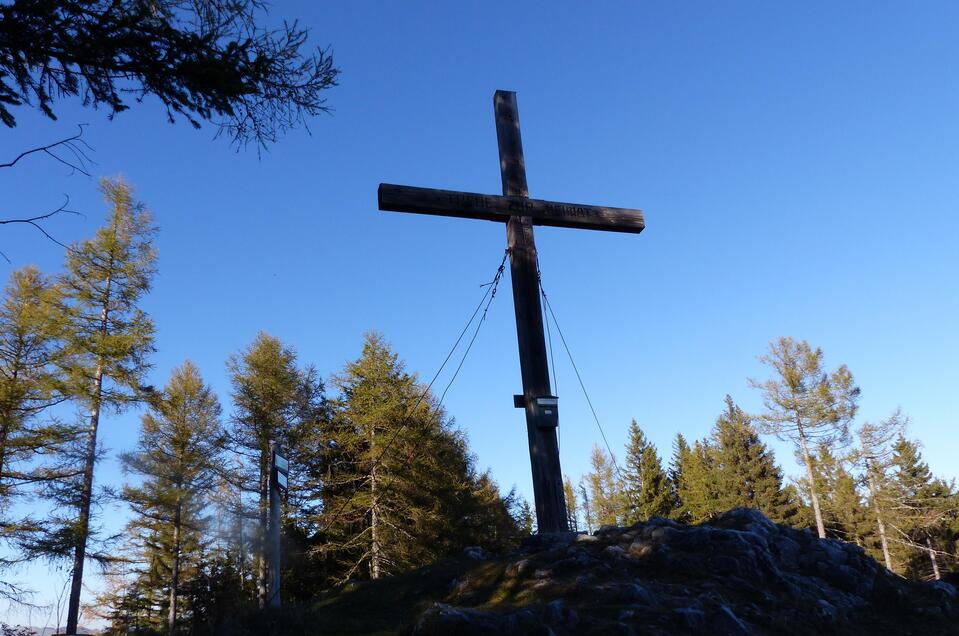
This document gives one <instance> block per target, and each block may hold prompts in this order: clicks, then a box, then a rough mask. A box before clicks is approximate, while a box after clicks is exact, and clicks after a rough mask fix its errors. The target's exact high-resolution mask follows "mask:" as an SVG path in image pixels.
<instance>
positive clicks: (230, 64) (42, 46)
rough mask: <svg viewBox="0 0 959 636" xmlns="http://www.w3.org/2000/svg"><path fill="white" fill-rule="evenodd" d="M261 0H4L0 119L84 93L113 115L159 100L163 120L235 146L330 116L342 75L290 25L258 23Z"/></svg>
mask: <svg viewBox="0 0 959 636" xmlns="http://www.w3.org/2000/svg"><path fill="white" fill-rule="evenodd" d="M265 14H266V9H265V4H264V3H262V2H259V1H258V0H189V1H187V0H151V1H150V2H140V1H139V0H77V1H70V2H68V1H67V0H45V1H44V2H37V1H36V0H14V1H12V2H5V3H3V4H2V5H0V122H2V123H3V124H5V125H6V126H9V127H13V126H15V125H16V119H15V117H14V114H13V111H12V108H13V107H16V106H22V105H24V104H27V105H30V106H34V107H36V108H38V109H39V110H40V112H42V113H43V114H45V115H46V116H48V117H50V118H55V115H54V110H53V108H54V103H55V102H56V100H58V99H60V98H62V97H72V96H79V97H80V98H82V102H83V105H84V106H94V107H96V106H101V105H102V106H106V107H107V108H108V109H109V110H110V114H111V116H113V115H115V114H117V113H120V112H122V111H124V110H126V109H128V108H129V104H128V100H129V98H130V97H131V96H132V98H133V99H135V100H136V101H138V102H139V101H142V99H143V98H144V97H145V96H147V95H153V96H155V97H156V98H157V99H158V100H159V101H160V102H161V103H162V104H163V106H164V107H165V108H166V113H167V118H168V119H169V120H170V121H171V122H172V121H173V120H174V118H175V116H177V115H179V116H183V117H185V118H186V119H187V120H188V121H189V122H190V123H191V124H193V125H194V126H195V127H199V125H200V122H201V121H204V120H205V121H212V122H214V123H215V124H216V125H217V126H219V128H220V130H221V131H224V132H226V133H227V134H228V135H229V136H230V137H232V138H233V140H234V141H236V142H237V143H239V144H245V143H248V142H250V141H253V142H255V143H256V144H258V145H261V146H262V145H265V144H266V143H269V142H272V141H275V140H276V138H277V136H278V135H279V134H281V133H282V132H284V131H285V130H287V129H289V128H291V127H294V126H297V125H300V124H303V123H304V121H305V118H306V117H307V116H310V115H315V114H317V113H319V112H325V111H326V110H327V107H326V105H325V98H324V91H325V90H327V89H328V88H330V87H332V86H335V85H336V77H337V74H338V73H339V71H338V70H337V69H336V68H334V67H333V60H332V58H331V56H330V55H329V53H328V52H327V51H325V50H323V49H316V50H315V51H313V52H312V53H310V52H309V51H305V50H304V49H305V44H306V40H307V35H308V32H307V30H306V29H303V28H301V27H300V26H299V25H297V24H296V22H295V21H291V22H287V23H284V26H283V27H282V28H280V29H276V30H274V29H269V28H264V27H263V26H261V25H260V24H258V22H260V21H261V19H263V18H265V17H266V15H265Z"/></svg>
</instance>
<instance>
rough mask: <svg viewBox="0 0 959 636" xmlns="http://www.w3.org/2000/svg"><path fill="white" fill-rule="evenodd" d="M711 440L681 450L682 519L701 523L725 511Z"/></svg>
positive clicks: (678, 485)
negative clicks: (721, 501)
mask: <svg viewBox="0 0 959 636" xmlns="http://www.w3.org/2000/svg"><path fill="white" fill-rule="evenodd" d="M710 451H711V449H710V446H709V442H708V441H707V440H697V441H696V442H695V443H694V444H693V446H692V447H691V448H690V447H688V446H687V447H685V448H680V449H679V452H680V454H679V456H678V458H677V459H678V464H677V471H676V472H677V474H678V478H679V482H678V483H677V487H676V493H677V497H678V499H679V502H680V503H679V510H680V511H681V513H682V514H681V520H683V521H687V522H689V523H700V522H702V521H706V520H708V519H710V518H712V517H713V515H715V514H716V513H719V512H722V511H723V510H724V508H722V505H721V503H720V492H719V478H718V474H717V470H716V467H715V464H714V460H713V456H712V453H711V452H710Z"/></svg>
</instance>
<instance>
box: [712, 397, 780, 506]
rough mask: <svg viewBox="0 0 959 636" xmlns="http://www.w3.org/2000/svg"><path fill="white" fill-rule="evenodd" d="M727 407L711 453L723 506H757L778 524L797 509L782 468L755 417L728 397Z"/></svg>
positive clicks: (715, 429) (718, 419) (719, 422)
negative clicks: (752, 417) (786, 484)
mask: <svg viewBox="0 0 959 636" xmlns="http://www.w3.org/2000/svg"><path fill="white" fill-rule="evenodd" d="M725 402H726V410H725V411H723V413H722V414H721V415H720V416H719V417H718V418H717V419H716V424H715V425H714V427H713V431H712V444H711V449H710V452H711V455H712V458H713V464H714V468H715V470H716V471H717V481H718V484H717V486H718V487H717V495H718V497H719V498H720V499H719V508H720V509H721V510H728V509H730V508H737V507H747V508H757V509H759V510H761V511H762V512H763V514H765V515H766V516H767V517H769V518H770V519H771V520H772V521H775V522H776V523H786V522H787V521H788V520H790V519H791V518H792V517H793V516H794V515H795V514H796V512H797V510H796V505H795V504H796V502H795V501H794V500H792V499H791V498H790V496H789V493H787V492H785V491H784V490H783V475H782V471H781V470H780V469H779V467H778V466H777V465H776V461H775V458H774V456H773V453H772V451H771V450H770V449H769V448H768V447H767V446H766V445H765V444H764V443H763V442H762V440H760V438H759V434H758V432H757V431H756V429H755V427H754V426H753V424H752V420H751V418H750V417H749V416H748V415H747V414H746V413H745V411H743V410H742V409H741V408H740V407H739V406H737V405H736V403H735V402H733V399H732V397H730V396H729V395H727V396H726V400H725Z"/></svg>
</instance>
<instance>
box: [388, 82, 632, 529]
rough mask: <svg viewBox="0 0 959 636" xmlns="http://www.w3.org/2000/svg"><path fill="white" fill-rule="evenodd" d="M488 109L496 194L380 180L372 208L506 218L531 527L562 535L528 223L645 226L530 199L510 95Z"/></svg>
mask: <svg viewBox="0 0 959 636" xmlns="http://www.w3.org/2000/svg"><path fill="white" fill-rule="evenodd" d="M493 111H494V113H495V115H496V140H497V142H498V144H499V165H500V173H501V176H502V179H503V196H495V195H488V194H474V193H472V192H452V191H450V190H434V189H431V188H413V187H409V186H399V185H391V184H388V183H381V184H380V187H379V193H378V195H379V208H380V210H386V211H392V212H418V213H420V214H435V215H442V216H455V217H460V218H467V219H485V220H487V221H503V222H505V223H506V240H507V245H508V246H509V260H510V276H511V278H512V281H513V306H514V309H515V312H516V336H517V340H518V342H519V363H520V371H521V373H522V378H523V395H522V396H515V398H514V404H515V405H516V406H517V407H518V408H525V409H526V431H527V434H528V437H529V458H530V464H531V466H532V471H533V496H534V499H535V500H536V522H537V525H538V528H539V532H563V531H567V530H569V527H568V523H567V516H566V499H565V497H564V496H563V473H562V470H561V469H560V465H559V447H558V446H557V443H556V426H557V425H558V418H557V417H556V413H557V411H556V398H555V397H554V396H552V395H551V392H550V383H549V369H548V366H547V358H546V338H545V336H544V334H543V310H542V306H541V305H540V296H539V292H540V289H539V273H538V267H537V257H536V244H535V243H534V242H533V226H534V225H552V226H556V227H572V228H583V229H587V230H606V231H609V232H631V233H634V234H638V233H639V232H642V231H643V228H644V227H645V223H644V221H643V213H642V211H641V210H628V209H623V208H603V207H597V206H592V205H580V204H576V203H556V202H553V201H542V200H539V199H530V198H529V191H528V190H527V187H526V164H525V162H524V160H523V140H522V138H521V137H520V131H519V111H518V109H517V107H516V93H513V92H510V91H496V93H495V94H494V95H493Z"/></svg>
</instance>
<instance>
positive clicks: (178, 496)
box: [115, 361, 225, 634]
mask: <svg viewBox="0 0 959 636" xmlns="http://www.w3.org/2000/svg"><path fill="white" fill-rule="evenodd" d="M220 411H221V409H220V403H219V401H218V400H217V398H216V395H215V394H214V393H213V390H212V389H211V388H210V387H209V386H208V385H206V384H204V382H203V378H202V377H201V376H200V371H199V370H198V369H197V368H196V366H195V365H194V364H193V363H192V362H189V361H187V362H185V363H183V365H182V366H181V367H179V368H176V369H174V370H173V373H172V375H171V377H170V381H169V383H168V384H167V386H166V389H165V390H164V392H163V394H162V395H161V396H158V397H157V398H156V399H154V400H153V401H152V404H151V408H150V411H149V412H148V413H146V414H144V415H143V418H142V423H141V429H140V438H139V441H138V442H137V449H136V450H135V451H134V452H132V453H124V454H123V455H121V456H120V458H121V461H122V462H123V466H124V469H125V470H126V471H128V472H130V473H132V474H134V475H138V476H140V477H142V478H143V481H142V482H141V483H140V484H139V485H135V486H134V485H127V486H126V487H124V489H123V495H122V497H123V500H124V501H126V502H127V503H128V504H129V505H130V508H131V510H132V512H133V515H134V517H133V519H132V520H131V521H130V523H129V524H127V533H128V535H130V536H131V538H132V540H133V542H134V543H135V545H136V546H137V550H138V552H139V559H138V563H137V566H138V567H137V569H136V571H135V572H136V576H137V579H138V580H137V581H136V584H135V585H134V588H133V589H143V590H152V591H154V592H157V591H159V592H165V594H162V595H160V598H153V599H151V600H152V601H153V602H152V603H151V604H150V605H149V606H148V607H141V608H137V607H135V606H133V607H131V606H132V605H134V604H133V603H132V602H130V601H132V600H133V599H132V598H130V597H129V591H128V592H127V594H125V595H124V597H125V598H124V600H126V601H128V602H127V603H125V604H120V607H119V608H118V610H119V611H120V612H121V614H120V615H118V616H116V617H115V618H116V619H121V618H122V616H123V615H126V616H127V619H128V620H129V614H130V612H131V610H133V611H134V612H135V611H137V610H152V611H150V612H147V613H149V614H151V615H153V616H155V617H156V619H157V622H158V623H159V624H165V626H166V629H167V632H168V633H169V634H173V633H175V631H176V628H177V624H178V618H179V616H180V615H181V614H183V613H184V612H191V611H192V603H191V602H189V601H190V600H191V599H187V601H188V602H187V603H185V607H184V606H181V604H180V602H179V601H180V596H181V594H182V593H183V591H184V589H186V590H190V589H191V587H193V586H194V585H193V584H195V583H196V582H197V580H198V579H199V578H200V576H201V572H202V569H203V558H204V556H205V547H206V545H207V544H208V543H209V539H208V529H209V521H210V519H209V514H207V512H206V510H207V508H208V503H209V498H210V494H211V492H212V490H213V489H214V488H215V487H216V485H217V471H218V467H219V465H220V463H221V461H222V455H223V447H224V443H225V436H224V432H223V429H222V426H221V424H220ZM164 616H165V618H166V620H165V621H163V620H162V617H164ZM158 626H159V625H158Z"/></svg>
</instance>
